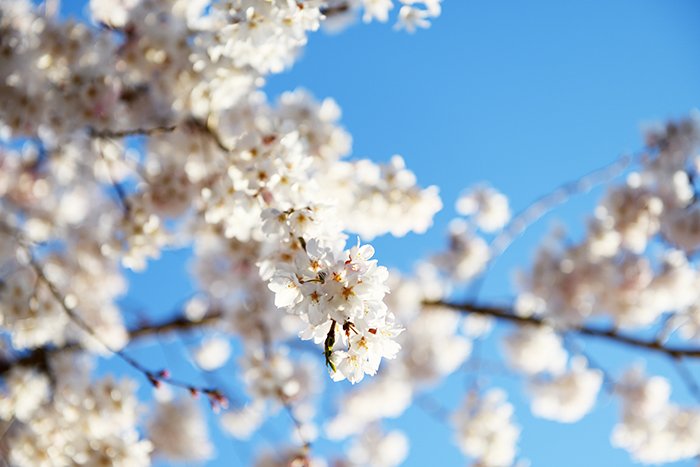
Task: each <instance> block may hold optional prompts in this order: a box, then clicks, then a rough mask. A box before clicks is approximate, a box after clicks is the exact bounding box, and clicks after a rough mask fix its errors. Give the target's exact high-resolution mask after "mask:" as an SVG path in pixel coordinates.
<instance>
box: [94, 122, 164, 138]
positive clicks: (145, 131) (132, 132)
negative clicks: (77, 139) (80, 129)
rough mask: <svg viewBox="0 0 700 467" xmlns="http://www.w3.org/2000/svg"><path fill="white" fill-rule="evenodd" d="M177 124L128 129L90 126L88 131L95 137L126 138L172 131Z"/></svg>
mask: <svg viewBox="0 0 700 467" xmlns="http://www.w3.org/2000/svg"><path fill="white" fill-rule="evenodd" d="M176 128H177V125H168V126H165V125H164V126H156V127H152V128H131V129H126V130H97V129H95V128H90V129H89V130H88V131H89V133H90V136H92V137H93V138H125V137H127V136H137V135H145V136H150V135H156V134H159V133H170V132H172V131H175V129H176Z"/></svg>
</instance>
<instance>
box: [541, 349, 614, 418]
mask: <svg viewBox="0 0 700 467" xmlns="http://www.w3.org/2000/svg"><path fill="white" fill-rule="evenodd" d="M602 382H603V374H602V372H601V371H600V370H596V369H591V368H588V367H587V363H586V360H585V359H584V358H582V357H574V358H573V359H572V361H571V369H570V370H569V371H568V372H567V373H564V374H562V375H559V376H555V377H553V378H552V379H551V380H549V381H547V380H543V381H537V380H536V381H534V382H532V383H531V384H530V388H529V389H530V394H531V396H532V406H531V407H532V413H533V414H535V415H537V416H538V417H542V418H547V419H550V420H557V421H560V422H564V423H572V422H576V421H578V420H580V419H581V418H583V416H584V415H586V414H587V413H588V412H590V411H591V409H592V408H593V406H594V404H595V402H596V398H597V396H598V392H599V391H600V386H601V384H602Z"/></svg>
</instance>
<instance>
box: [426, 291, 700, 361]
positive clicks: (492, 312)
mask: <svg viewBox="0 0 700 467" xmlns="http://www.w3.org/2000/svg"><path fill="white" fill-rule="evenodd" d="M423 305H424V306H426V307H441V308H449V309H451V310H454V311H459V312H462V313H471V314H475V315H480V316H489V317H492V318H495V319H499V320H502V321H509V322H511V323H515V324H518V325H523V324H525V325H534V326H546V325H548V323H547V321H546V320H545V319H544V318H540V317H537V316H518V315H516V314H515V313H513V311H512V310H510V309H509V308H507V307H495V306H488V305H477V304H475V303H469V302H465V303H451V302H443V301H437V302H425V303H424V304H423ZM563 331H564V332H570V333H574V334H578V335H582V336H591V337H598V338H601V339H604V340H608V341H611V342H615V343H617V344H622V345H626V346H628V347H635V348H638V349H646V350H650V351H653V352H658V353H662V354H665V355H668V356H669V357H672V358H676V359H678V358H683V357H686V358H700V347H683V346H666V345H664V343H663V342H662V341H657V340H646V339H640V338H637V337H634V336H629V335H626V334H621V333H620V331H618V330H617V329H598V328H595V327H591V326H588V325H585V324H581V325H577V326H572V327H569V328H566V329H565V330H563Z"/></svg>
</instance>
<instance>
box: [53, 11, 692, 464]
mask: <svg viewBox="0 0 700 467" xmlns="http://www.w3.org/2000/svg"><path fill="white" fill-rule="evenodd" d="M83 3H84V2H82V1H73V2H71V1H65V2H64V7H65V8H66V9H67V10H68V11H73V12H75V11H78V10H79V9H80V6H81V5H82V4H83ZM296 87H304V88H306V89H308V90H310V91H311V92H312V93H313V94H315V95H316V96H317V97H319V98H323V97H333V98H335V99H336V100H337V102H338V103H339V105H340V106H341V108H342V109H343V119H342V122H343V124H344V126H345V127H346V128H347V129H348V130H349V131H350V133H351V134H352V135H353V139H354V151H353V155H354V157H370V158H372V159H374V160H377V161H385V160H388V158H389V157H390V156H391V155H392V154H395V153H398V154H402V155H403V156H404V157H405V159H406V161H407V164H408V166H409V167H410V168H411V169H412V170H414V172H415V173H416V174H417V176H418V180H419V181H420V183H421V184H423V185H429V184H435V185H438V186H439V187H440V190H441V195H442V198H443V202H444V204H445V210H444V211H443V212H442V213H440V214H439V215H438V216H437V217H436V225H435V228H433V229H432V230H431V231H430V232H429V233H428V234H426V235H423V236H416V235H409V236H407V237H405V238H402V239H394V238H387V237H385V238H380V239H378V240H376V241H375V242H374V244H375V246H376V248H377V252H378V253H377V256H378V257H379V259H380V261H381V262H382V263H383V264H386V265H389V266H393V267H398V268H401V269H404V270H408V269H410V267H411V266H412V265H413V263H414V262H415V261H416V260H417V259H419V258H420V257H421V256H424V255H425V254H426V253H428V252H430V251H433V250H436V249H438V248H440V246H441V245H442V241H443V234H444V228H445V226H446V224H447V222H448V221H449V219H451V218H452V216H453V215H454V210H453V204H454V201H455V199H456V197H457V196H458V194H459V192H460V191H461V190H462V189H464V188H465V187H467V186H469V185H471V184H473V183H476V182H479V181H482V180H486V181H488V182H490V183H491V184H492V185H493V186H495V187H497V188H498V189H500V190H502V191H503V192H505V193H506V194H507V195H508V196H509V197H510V198H511V202H512V206H513V208H514V209H515V210H516V211H518V210H520V209H522V208H524V207H526V206H527V205H528V203H529V202H531V201H532V200H534V199H535V198H536V197H538V196H540V195H542V194H544V193H547V192H549V191H551V190H552V189H553V188H555V187H556V186H558V185H559V184H561V183H562V182H565V181H568V180H571V179H576V178H578V177H580V176H581V175H582V174H584V173H586V172H589V171H590V170H592V169H595V168H597V167H599V166H602V165H604V164H607V163H608V162H610V161H612V160H614V159H615V158H616V157H618V155H619V154H621V153H623V152H626V151H634V150H635V149H638V148H639V147H640V146H641V144H642V140H641V137H640V131H639V129H640V125H641V124H643V123H645V122H652V121H657V120H663V119H666V118H669V117H678V116H682V115H684V114H686V113H687V112H688V111H689V110H690V109H692V108H694V107H696V106H698V105H699V103H700V2H697V1H694V0H676V1H673V2H670V1H666V2H662V1H657V2H652V1H642V0H615V1H595V2H566V1H564V2H562V1H561V0H536V1H529V2H523V1H490V2H477V1H469V0H445V1H444V8H443V14H442V16H441V17H440V18H438V19H437V20H436V21H435V22H434V24H433V27H432V28H431V29H429V30H426V31H419V32H418V33H416V34H414V35H409V34H406V33H403V32H395V31H394V30H393V29H392V27H391V26H390V25H386V24H370V25H363V24H358V25H356V26H354V27H352V28H350V29H348V30H346V31H344V32H343V33H341V34H338V35H328V34H325V33H322V32H320V33H316V34H313V35H312V36H311V37H310V41H309V45H308V47H307V48H306V50H305V51H304V53H303V56H302V57H301V59H300V60H299V61H298V62H297V63H296V65H295V66H294V67H293V69H291V70H290V71H288V72H286V73H283V74H281V75H277V76H273V77H271V78H270V79H269V80H268V84H267V86H266V90H267V92H268V93H269V94H270V95H271V97H274V96H276V95H278V94H279V93H281V92H283V91H285V90H290V89H294V88H296ZM597 193H598V194H599V191H598V192H597ZM595 196H596V193H594V194H593V195H592V196H584V197H580V198H576V199H574V200H572V201H571V202H570V203H569V204H567V205H566V206H565V207H564V208H562V209H558V210H556V211H555V212H554V213H553V214H552V215H550V216H547V217H546V218H545V219H543V220H542V221H541V222H539V223H538V224H536V225H534V226H533V227H532V228H531V229H530V230H529V231H528V233H527V234H526V235H525V236H523V237H522V238H521V239H519V240H518V242H517V243H516V244H515V245H514V246H513V247H512V248H511V249H510V250H509V251H508V252H507V253H506V255H505V256H504V257H503V258H500V259H499V260H498V262H497V263H496V264H495V267H494V268H493V269H492V270H491V272H490V273H489V276H488V277H487V280H486V283H485V287H484V290H483V292H482V296H483V297H484V298H496V299H504V298H508V297H510V296H511V295H512V270H513V268H514V267H516V266H521V267H526V266H527V264H528V261H529V260H530V259H531V257H532V248H533V246H534V245H535V244H536V242H537V240H538V239H539V238H541V236H542V235H543V234H545V233H546V232H547V230H548V229H549V228H550V227H551V225H552V222H553V220H554V219H561V220H563V221H564V222H566V223H567V225H569V226H570V231H571V232H573V233H574V234H576V233H577V232H580V228H581V226H582V225H583V222H584V220H585V217H584V216H585V214H586V209H587V208H590V206H591V204H592V202H593V201H594V200H595ZM186 257H187V253H186V252H174V253H170V254H167V255H166V256H165V258H164V260H163V261H161V262H159V263H155V264H153V265H152V266H151V268H150V270H149V272H148V273H146V274H145V275H144V276H139V277H134V284H133V286H132V288H131V291H130V294H129V296H128V297H127V298H126V299H125V304H129V307H130V308H136V307H137V306H143V307H145V308H147V309H160V310H169V309H173V308H174V307H175V305H176V304H177V302H178V301H179V300H181V299H182V298H183V297H184V296H186V294H187V293H188V291H189V290H191V285H190V284H189V283H188V282H187V279H186V276H185V274H184V271H185V267H184V264H185V260H186ZM173 291H178V292H177V293H174V292H173ZM501 332H503V329H501V328H499V329H498V330H497V333H501ZM165 347H166V349H168V350H169V351H170V350H173V351H174V350H176V349H178V348H179V349H182V344H181V343H177V342H175V343H167V344H165ZM587 350H588V351H589V352H590V353H591V354H592V355H594V356H596V358H597V359H598V360H599V361H603V362H605V363H606V367H607V368H608V369H610V370H615V369H619V368H622V367H624V366H625V365H628V364H629V363H631V362H633V361H635V360H636V359H637V358H638V355H637V354H634V353H632V352H627V351H617V350H615V349H613V348H611V347H609V346H607V345H604V344H601V343H597V342H590V343H588V345H587ZM485 352H486V353H487V354H491V353H493V357H494V358H495V357H498V355H497V354H496V353H497V352H498V348H497V345H495V344H494V345H491V344H490V345H488V346H486V348H485ZM136 355H140V356H141V357H142V358H144V359H146V360H151V361H153V362H154V365H157V364H158V363H157V362H161V363H160V364H162V360H163V357H162V355H161V353H160V352H159V351H158V349H157V348H155V349H154V348H137V349H136ZM177 359H178V357H176V358H175V360H177ZM179 365H180V367H181V368H174V369H173V372H180V374H182V373H183V372H184V373H187V371H191V369H189V366H188V364H187V362H184V363H182V364H179ZM651 368H652V369H653V370H654V371H659V372H664V373H665V374H668V375H669V376H671V377H673V374H672V373H670V372H668V368H669V367H668V365H667V363H666V362H663V361H656V360H653V361H652V363H651ZM103 369H104V370H115V371H119V372H122V373H128V374H130V372H129V370H128V369H124V368H122V366H121V365H120V364H119V363H115V362H110V363H109V364H107V365H104V368H103ZM696 370H697V368H696ZM696 373H698V374H700V371H696ZM463 381H464V377H463V376H461V375H460V376H456V377H454V378H452V379H450V380H449V381H448V383H447V384H446V385H445V386H444V387H443V388H441V389H439V390H438V392H437V393H436V397H437V398H439V399H440V400H441V401H442V402H443V403H444V404H445V405H450V404H453V403H456V402H457V401H459V400H461V397H462V395H463V392H464V383H463ZM493 382H494V383H495V384H500V385H503V386H504V387H506V389H509V390H511V391H510V392H511V397H512V398H513V401H514V403H515V405H516V410H517V412H516V418H517V419H518V421H519V423H520V424H521V426H522V427H523V434H522V440H521V443H520V452H521V453H522V455H523V457H525V458H529V459H531V460H532V462H533V465H534V466H563V465H566V466H570V467H578V466H581V467H584V466H589V465H600V466H616V467H625V466H629V465H633V463H632V462H631V461H630V460H629V457H628V456H627V454H626V453H624V452H623V451H621V450H616V449H613V448H611V447H610V444H609V441H608V439H609V436H610V432H611V429H612V426H613V424H614V422H615V420H616V417H617V406H616V404H614V403H611V402H610V401H609V398H607V397H605V396H603V397H601V399H600V402H599V404H598V406H597V408H596V410H595V411H594V412H593V413H592V414H590V415H589V416H588V417H586V418H585V419H584V420H583V421H582V422H581V423H578V424H575V425H562V424H558V423H554V422H547V421H543V420H538V419H535V418H533V417H532V416H531V415H530V412H529V408H528V405H527V400H526V399H525V397H524V396H523V395H522V392H521V390H520V388H521V382H520V381H518V380H517V379H516V378H506V379H498V380H494V381H493ZM674 396H675V397H676V398H677V399H678V400H681V401H688V400H689V399H688V394H687V393H686V392H685V390H684V388H683V387H682V386H681V385H676V391H675V393H674ZM279 423H280V424H284V425H285V426H286V424H287V421H286V420H283V419H281V420H280V421H279ZM388 426H396V427H400V428H402V429H405V430H406V431H407V433H408V434H409V436H410V438H411V441H412V443H413V444H412V447H411V457H410V458H409V461H408V462H407V463H406V465H409V466H426V465H463V464H464V461H463V458H462V457H461V455H460V454H459V452H458V450H457V448H456V447H455V446H454V445H453V444H452V442H451V441H450V440H451V437H452V434H451V431H450V430H449V429H448V428H447V427H446V426H444V424H442V423H440V422H437V421H435V420H434V419H432V418H431V417H430V416H428V415H427V414H426V413H425V412H424V411H422V410H421V409H420V408H418V407H415V408H412V409H410V410H409V412H408V414H407V416H406V417H405V418H403V419H401V420H400V421H397V422H390V423H389V424H388ZM212 428H213V430H212V431H213V432H214V433H215V438H216V444H217V448H218V450H219V457H218V459H216V460H214V461H212V462H211V463H210V464H209V465H216V466H225V465H226V466H228V465H236V464H237V462H239V461H238V460H236V459H237V458H238V457H237V456H241V457H242V458H243V459H246V458H247V456H249V455H250V447H249V446H246V445H245V444H244V443H239V442H235V441H231V440H230V439H228V438H225V437H223V436H221V434H220V433H217V430H216V428H214V427H212ZM273 428H274V427H273ZM278 431H279V429H278ZM259 441H260V440H259ZM260 442H262V441H260ZM318 447H319V449H320V450H321V451H322V452H330V451H331V450H332V449H334V448H333V447H332V446H330V445H327V444H325V443H320V444H319V446H318ZM677 465H678V466H683V465H688V466H691V465H695V463H694V462H687V463H678V464H677Z"/></svg>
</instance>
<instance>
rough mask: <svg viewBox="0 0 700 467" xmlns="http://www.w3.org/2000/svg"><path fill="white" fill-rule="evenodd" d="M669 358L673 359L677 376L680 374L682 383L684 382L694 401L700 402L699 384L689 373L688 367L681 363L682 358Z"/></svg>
mask: <svg viewBox="0 0 700 467" xmlns="http://www.w3.org/2000/svg"><path fill="white" fill-rule="evenodd" d="M671 360H672V361H673V368H675V370H676V372H677V373H678V376H680V378H681V379H682V380H683V384H685V387H686V388H687V389H688V392H689V393H690V395H691V396H693V398H695V400H696V401H698V402H700V386H698V383H697V381H695V378H693V375H692V374H691V373H690V370H688V367H686V366H685V364H684V363H683V360H682V358H681V357H675V358H672V359H671Z"/></svg>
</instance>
